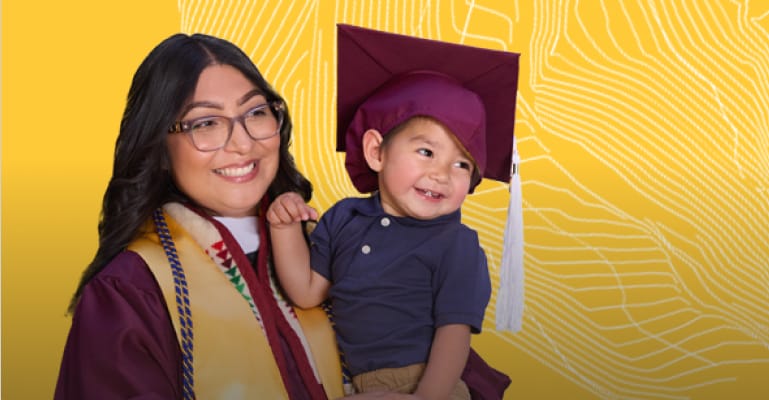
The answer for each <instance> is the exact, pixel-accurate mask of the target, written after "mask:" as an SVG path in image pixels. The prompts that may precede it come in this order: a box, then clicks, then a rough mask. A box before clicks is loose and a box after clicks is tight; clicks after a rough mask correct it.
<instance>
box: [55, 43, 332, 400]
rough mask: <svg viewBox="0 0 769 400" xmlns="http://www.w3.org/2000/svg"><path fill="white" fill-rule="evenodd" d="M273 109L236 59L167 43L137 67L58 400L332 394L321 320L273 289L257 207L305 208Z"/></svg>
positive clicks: (303, 189) (245, 61)
mask: <svg viewBox="0 0 769 400" xmlns="http://www.w3.org/2000/svg"><path fill="white" fill-rule="evenodd" d="M290 140H291V118H290V116H289V113H288V109H287V107H286V104H285V102H284V101H283V99H282V98H281V97H280V95H279V94H278V93H276V92H275V90H274V89H273V88H272V87H271V86H270V85H269V84H268V83H267V82H266V81H265V79H264V78H263V77H262V75H261V73H260V72H259V71H258V69H257V68H256V66H255V65H254V64H253V63H252V62H251V60H250V59H249V58H248V56H247V55H246V54H244V53H243V52H242V51H241V50H240V49H238V48H237V47H236V46H235V45H233V44H232V43H229V42H227V41H225V40H222V39H218V38H215V37H211V36H206V35H200V34H195V35H192V36H189V35H184V34H176V35H173V36H171V37H169V38H167V39H166V40H164V41H163V42H161V43H160V44H159V45H158V46H157V47H155V48H154V49H153V50H152V51H151V52H150V54H149V55H148V56H147V57H146V59H145V60H144V61H143V62H142V64H141V65H140V66H139V68H138V70H137V71H136V73H135V75H134V78H133V82H132V84H131V88H130V91H129V93H128V100H127V104H126V108H125V111H124V114H123V119H122V122H121V125H120V134H119V136H118V139H117V143H116V146H115V159H114V168H113V174H112V178H111V180H110V182H109V185H108V187H107V190H106V193H105V194H104V202H103V209H102V213H101V221H100V223H99V248H98V250H97V253H96V255H95V257H94V259H93V261H92V262H91V264H90V265H89V266H88V267H87V268H86V270H85V272H84V273H83V277H82V280H81V281H80V284H79V286H78V288H77V291H76V293H75V295H74V297H73V300H72V303H71V305H70V311H71V312H73V319H72V327H71V330H70V332H69V336H68V339H67V343H66V347H65V349H64V355H63V359H62V363H61V369H60V374H59V380H58V384H57V387H56V393H55V398H56V399H68V398H70V399H91V398H93V399H113V398H142V399H181V398H194V397H197V398H201V399H222V398H269V399H277V398H290V399H323V398H333V397H340V396H342V383H341V372H340V367H339V356H338V353H337V351H336V345H335V343H334V337H333V332H332V330H331V328H330V325H329V323H328V320H327V318H326V316H325V314H324V313H323V312H322V311H320V310H317V309H316V310H312V311H311V312H310V313H306V312H303V311H296V312H295V311H294V310H293V309H292V308H291V307H290V306H288V304H287V303H286V302H285V301H284V300H283V298H282V297H281V296H280V294H279V292H278V291H277V290H276V286H275V285H274V284H273V277H272V276H271V272H270V268H269V265H268V264H269V263H270V262H271V256H270V239H269V236H268V234H267V229H266V226H265V220H264V210H266V207H267V206H268V204H269V202H270V199H273V198H275V197H277V196H278V195H280V194H281V193H284V192H288V191H290V192H296V193H299V194H300V195H301V196H302V197H303V198H304V199H305V200H309V199H310V196H311V192H312V187H311V185H310V183H309V182H308V181H307V180H306V179H305V178H304V177H303V176H302V175H301V174H300V173H299V172H298V171H297V169H296V167H295V164H294V161H293V158H292V157H291V155H290V154H289V152H288V147H289V143H290Z"/></svg>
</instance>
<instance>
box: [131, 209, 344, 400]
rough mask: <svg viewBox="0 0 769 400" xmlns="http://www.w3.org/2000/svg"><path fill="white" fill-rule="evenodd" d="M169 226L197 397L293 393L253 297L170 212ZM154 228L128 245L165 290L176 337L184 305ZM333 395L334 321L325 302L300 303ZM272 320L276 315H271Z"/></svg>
mask: <svg viewBox="0 0 769 400" xmlns="http://www.w3.org/2000/svg"><path fill="white" fill-rule="evenodd" d="M165 218H166V222H167V224H168V230H169V231H170V232H171V236H172V238H173V240H174V244H175V246H176V250H177V253H178V255H179V260H180V261H181V265H182V267H183V268H184V274H185V276H186V279H187V287H188V289H189V298H190V307H191V310H192V318H193V322H192V323H193V336H194V345H193V347H194V351H193V354H194V355H193V368H194V381H195V383H194V390H195V395H196V397H197V398H198V399H255V398H264V399H288V394H287V393H286V389H285V387H284V385H283V380H282V378H281V376H280V371H279V370H278V367H277V365H276V363H275V359H274V357H273V354H272V351H271V350H270V346H269V344H268V342H267V338H266V337H265V335H264V332H263V331H262V329H261V327H260V326H259V324H258V322H257V321H256V318H255V317H254V314H253V313H252V312H251V309H250V307H249V305H248V303H247V302H246V301H245V300H244V299H243V297H241V295H240V294H239V293H238V292H237V291H236V290H233V286H232V283H230V281H229V280H228V279H227V278H226V277H225V274H224V273H223V272H221V270H220V269H219V267H218V266H217V265H216V264H215V263H214V262H213V260H211V258H210V257H209V256H208V255H207V254H206V253H205V252H204V251H203V249H201V248H200V246H199V245H198V244H197V243H196V242H195V240H194V239H193V238H192V237H191V236H190V235H189V234H188V233H187V232H186V231H185V230H184V229H183V228H182V227H181V226H180V225H179V224H178V223H177V222H176V221H175V220H174V219H173V218H172V217H170V216H169V215H168V214H165ZM149 225H150V226H151V227H152V228H153V229H151V230H149V231H150V232H151V233H147V234H145V235H144V236H143V237H141V238H139V239H137V240H136V241H134V242H133V243H131V245H130V246H129V247H128V249H129V250H131V251H133V252H136V253H138V254H139V255H140V256H141V257H142V258H143V259H144V261H145V262H146V263H147V265H148V266H149V267H150V270H151V271H152V273H153V274H154V275H155V279H156V280H157V281H158V284H159V285H160V288H161V290H162V292H163V297H164V298H165V301H166V305H167V307H168V313H169V315H170V316H171V321H172V322H173V325H174V329H175V330H176V336H177V340H179V343H181V331H180V327H179V312H178V310H177V308H176V297H175V296H176V295H175V289H174V281H173V276H172V274H171V266H170V264H169V262H168V258H167V257H166V254H165V252H164V250H163V246H162V245H161V244H160V239H159V238H158V236H157V234H156V233H155V230H154V224H153V223H152V222H150V224H149ZM295 311H296V314H297V317H298V318H299V323H300V325H301V327H302V330H303V332H304V335H305V337H306V338H307V342H308V343H309V345H310V349H311V352H312V354H311V357H309V358H310V359H311V361H312V360H314V361H315V366H316V368H317V370H318V374H319V375H320V378H321V382H322V384H323V388H324V389H325V391H326V395H327V396H328V398H329V399H335V398H339V397H342V396H343V395H344V393H343V389H342V373H341V367H340V364H339V353H338V352H337V347H336V341H335V336H334V332H333V329H332V328H331V324H330V323H329V321H328V318H327V317H326V314H325V312H324V311H323V310H321V309H320V308H315V309H311V310H300V309H295ZM265 322H266V323H270V321H265Z"/></svg>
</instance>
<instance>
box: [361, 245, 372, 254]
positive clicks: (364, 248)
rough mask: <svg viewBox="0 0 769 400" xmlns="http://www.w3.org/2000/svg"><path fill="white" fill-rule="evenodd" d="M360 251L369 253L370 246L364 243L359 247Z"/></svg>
mask: <svg viewBox="0 0 769 400" xmlns="http://www.w3.org/2000/svg"><path fill="white" fill-rule="evenodd" d="M360 251H361V253H363V254H368V253H371V246H369V245H367V244H364V245H363V247H361V248H360Z"/></svg>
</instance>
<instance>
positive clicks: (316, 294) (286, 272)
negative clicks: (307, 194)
mask: <svg viewBox="0 0 769 400" xmlns="http://www.w3.org/2000/svg"><path fill="white" fill-rule="evenodd" d="M317 218H318V213H317V211H315V209H313V208H312V207H310V206H308V205H307V204H306V203H305V202H304V200H303V199H302V197H301V196H299V195H298V194H296V193H291V192H289V193H283V194H281V195H280V196H278V197H277V198H276V199H275V201H273V202H272V204H270V208H269V209H268V210H267V221H268V222H269V223H270V235H271V239H272V240H271V244H272V256H273V259H274V262H275V271H276V272H277V275H278V279H279V280H280V284H281V286H282V287H283V290H285V291H286V294H288V297H289V298H290V299H291V301H292V302H294V304H296V305H297V306H298V307H300V308H311V307H315V306H317V305H319V304H320V303H322V302H323V300H325V299H326V296H327V294H328V288H329V286H330V282H329V281H328V280H327V279H326V278H324V277H323V276H322V275H320V274H318V273H317V272H315V271H313V270H312V268H310V251H309V249H308V248H307V242H305V240H304V233H303V232H302V221H306V220H309V219H317Z"/></svg>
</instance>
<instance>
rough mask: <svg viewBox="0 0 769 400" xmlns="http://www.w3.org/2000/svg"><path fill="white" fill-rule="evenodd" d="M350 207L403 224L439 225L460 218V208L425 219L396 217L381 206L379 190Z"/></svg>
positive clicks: (457, 220) (453, 221)
mask: <svg viewBox="0 0 769 400" xmlns="http://www.w3.org/2000/svg"><path fill="white" fill-rule="evenodd" d="M352 208H353V210H354V211H355V212H357V213H359V214H362V215H365V216H367V217H374V218H376V217H388V218H392V219H394V220H395V221H398V222H399V223H401V224H403V225H422V226H425V225H440V224H447V223H455V222H460V221H461V219H462V211H461V208H460V209H458V210H456V211H454V212H452V213H449V214H446V215H441V216H440V217H437V218H433V219H427V220H425V219H416V218H411V217H396V216H393V215H390V214H387V213H386V212H385V211H384V209H383V208H382V199H381V198H380V196H379V191H376V192H374V193H372V194H371V197H368V198H363V199H361V201H358V202H355V204H354V205H353V207H352Z"/></svg>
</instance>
